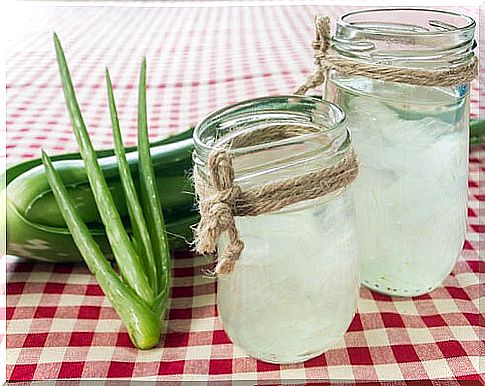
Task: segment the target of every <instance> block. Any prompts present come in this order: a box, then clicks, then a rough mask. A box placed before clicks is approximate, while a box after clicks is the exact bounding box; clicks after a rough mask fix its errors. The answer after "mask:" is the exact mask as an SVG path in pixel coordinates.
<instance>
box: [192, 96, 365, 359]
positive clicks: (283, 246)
mask: <svg viewBox="0 0 485 386" xmlns="http://www.w3.org/2000/svg"><path fill="white" fill-rule="evenodd" d="M288 125H290V126H292V127H293V128H295V127H298V128H308V127H309V126H311V128H312V130H311V131H312V132H313V134H309V135H308V134H307V135H301V136H295V137H289V138H281V139H279V140H271V141H260V142H258V143H253V144H251V145H250V146H246V147H238V146H235V144H236V143H237V142H238V139H239V138H242V137H244V136H247V135H248V134H250V133H251V132H254V131H257V130H260V131H261V133H266V130H267V129H268V130H270V131H271V130H273V129H276V128H281V127H285V126H288ZM264 136H265V135H262V136H261V137H263V138H264ZM194 139H195V146H196V150H195V153H194V161H195V165H196V168H198V171H199V172H200V173H201V174H202V175H204V173H205V171H206V159H207V156H206V154H207V151H210V149H211V147H213V146H224V145H226V147H227V148H229V149H231V154H232V160H233V161H232V162H233V165H234V171H235V177H236V179H235V182H236V183H237V185H238V186H240V187H241V189H242V190H243V191H246V190H247V189H250V188H252V187H255V186H258V187H260V186H263V185H265V184H268V183H273V182H275V181H278V180H281V179H286V178H288V177H290V176H299V175H302V174H305V173H309V172H311V171H313V170H315V171H317V170H322V168H326V167H330V166H331V165H334V164H335V163H336V162H338V161H339V160H340V159H342V157H344V156H345V155H346V154H348V153H347V152H349V151H350V142H349V133H348V130H347V128H346V124H345V117H344V113H343V112H342V111H341V110H340V109H339V108H337V107H336V106H334V105H332V104H330V103H328V102H322V101H320V100H317V99H313V98H308V97H297V96H281V97H270V98H261V99H256V100H252V101H248V102H242V103H241V104H239V105H235V106H232V107H229V108H227V109H224V110H221V111H219V112H216V113H214V115H212V116H209V117H208V118H206V119H205V120H204V121H202V122H201V124H199V126H198V127H197V128H196V130H195V134H194ZM235 221H236V227H237V229H238V231H239V236H240V238H241V240H242V241H243V242H244V249H243V251H242V254H241V255H240V258H239V260H237V262H236V264H235V267H234V269H233V271H232V272H230V273H229V274H225V275H220V276H218V279H217V282H218V284H217V305H218V311H219V317H220V319H221V321H222V323H223V326H224V329H225V331H226V332H227V334H228V336H229V337H230V339H231V340H232V341H233V342H234V344H236V345H237V346H239V347H240V348H241V349H242V350H243V351H245V352H246V353H248V354H249V355H251V356H253V357H255V358H257V359H260V360H263V361H266V362H272V363H296V362H303V361H305V360H307V359H309V358H312V357H315V356H317V355H320V354H321V353H323V352H324V351H326V350H328V349H329V348H331V347H332V346H334V345H335V344H336V343H337V342H338V341H339V340H340V339H341V338H342V336H343V334H344V333H345V331H346V330H347V328H348V326H349V324H350V322H351V320H352V318H353V315H354V312H355V309H356V304H357V299H358V293H359V273H358V271H359V270H358V262H357V248H356V237H355V211H354V206H353V202H352V195H351V192H350V190H349V188H342V189H340V190H338V191H335V192H333V193H330V194H327V195H324V196H322V197H319V198H315V199H309V200H303V201H300V202H298V203H296V204H292V205H290V206H287V207H285V208H283V209H280V210H277V211H274V212H270V213H263V214H259V215H257V216H247V217H235ZM227 241H228V240H227V237H224V238H222V240H220V242H219V248H218V251H219V253H221V251H224V249H225V247H226V246H227Z"/></svg>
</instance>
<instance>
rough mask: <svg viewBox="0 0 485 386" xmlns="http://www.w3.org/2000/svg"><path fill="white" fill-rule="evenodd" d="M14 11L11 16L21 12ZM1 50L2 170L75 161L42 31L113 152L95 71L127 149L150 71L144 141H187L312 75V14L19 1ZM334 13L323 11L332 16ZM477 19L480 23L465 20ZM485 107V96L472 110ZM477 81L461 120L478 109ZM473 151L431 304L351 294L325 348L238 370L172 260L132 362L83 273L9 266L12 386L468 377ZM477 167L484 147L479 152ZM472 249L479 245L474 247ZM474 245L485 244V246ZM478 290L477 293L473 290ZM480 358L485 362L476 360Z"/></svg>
mask: <svg viewBox="0 0 485 386" xmlns="http://www.w3.org/2000/svg"><path fill="white" fill-rule="evenodd" d="M19 7H20V5H19ZM21 8H22V9H21V12H18V15H17V17H16V18H14V19H12V20H11V24H12V25H11V26H10V30H11V35H10V36H8V37H7V48H8V54H7V130H8V133H7V141H8V142H7V160H8V163H9V164H13V163H16V162H18V161H21V160H25V159H28V158H33V157H38V156H39V152H40V149H41V148H44V149H45V150H46V151H47V152H48V153H49V154H55V153H62V152H66V151H77V146H76V143H75V140H74V136H73V134H72V132H71V128H70V124H69V120H68V117H67V114H66V111H65V107H64V100H63V97H62V93H61V89H60V84H59V78H58V73H57V66H56V62H55V55H54V49H53V45H52V41H51V38H52V36H51V34H52V31H54V30H55V31H56V32H57V33H58V35H59V36H60V38H61V41H62V43H63V45H64V48H65V51H66V54H67V58H68V61H69V64H70V66H71V71H72V74H73V78H74V83H75V86H76V88H77V91H78V95H79V99H80V103H81V106H82V110H83V112H84V116H85V119H86V123H87V126H88V128H89V131H90V132H91V133H92V134H93V139H94V142H95V144H96V145H97V146H98V147H99V148H101V147H110V146H111V138H110V137H111V132H110V125H109V115H108V112H107V103H106V93H105V88H104V66H105V65H108V66H109V68H110V71H111V75H112V78H113V80H114V85H115V92H116V94H117V99H118V107H119V113H120V119H121V122H122V125H123V130H124V132H125V138H126V141H127V142H128V144H134V143H135V139H136V92H137V91H136V84H137V76H138V67H139V64H140V60H141V58H142V56H143V55H146V56H147V59H148V101H149V108H148V113H149V119H150V129H151V136H152V138H159V137H162V136H166V135H167V134H172V133H175V132H177V131H179V130H182V129H185V128H186V127H188V125H189V124H192V123H194V122H196V121H197V120H198V119H200V118H201V117H202V116H204V115H205V114H206V113H208V112H210V111H211V110H214V109H215V108H218V107H221V106H222V105H225V104H228V103H231V102H235V101H238V100H242V99H245V98H250V97H256V96H262V95H268V94H281V93H288V92H290V91H291V90H292V89H293V88H294V87H295V86H296V85H297V84H299V83H300V82H301V81H302V80H303V79H304V76H305V75H306V74H307V73H308V71H309V70H310V69H311V66H312V51H311V48H310V43H311V40H312V37H313V15H314V14H315V13H316V12H317V11H318V10H319V9H321V8H319V7H315V6H276V5H272V6H264V7H252V6H238V7H235V6H234V7H232V6H217V7H204V6H202V7H192V6H190V4H189V5H188V3H186V2H181V3H180V5H178V6H177V5H172V6H163V7H161V8H154V7H146V8H136V7H92V6H85V7H68V6H65V7H55V6H36V5H32V4H26V5H23V6H21ZM346 9H348V7H347V8H345V7H337V6H332V7H325V8H324V11H325V12H327V13H329V14H330V15H331V16H336V15H338V14H340V13H342V12H344V11H345V10H346ZM461 10H462V11H463V12H466V13H469V14H472V15H474V16H475V17H477V16H478V10H477V9H473V8H469V9H461ZM484 95H485V94H484V93H483V91H482V97H483V96H484ZM478 97H479V90H478V83H477V82H474V83H473V93H472V116H473V117H477V116H478V112H479V109H480V108H481V109H482V111H485V105H482V106H481V107H480V105H479V103H478ZM479 150H480V149H474V150H473V151H472V153H471V154H470V181H469V186H470V196H469V198H470V200H469V223H470V226H469V232H468V237H467V242H466V244H465V247H464V250H463V254H462V256H461V258H460V260H459V261H458V263H457V265H456V267H455V269H454V270H453V273H452V274H451V275H450V276H449V277H448V278H447V279H446V281H445V282H444V283H443V285H442V286H441V287H439V288H438V289H436V290H435V291H433V292H432V293H430V294H427V295H423V296H419V297H415V298H412V299H400V298H391V297H388V296H383V295H378V294H375V293H372V292H370V291H369V290H367V289H362V290H361V298H360V302H359V306H358V313H357V315H356V316H355V319H354V320H353V322H352V324H351V326H350V328H349V330H348V332H347V334H346V335H345V336H344V338H343V339H342V340H341V341H340V342H339V343H338V345H337V346H335V347H334V348H333V349H332V350H330V351H328V352H327V353H326V354H324V355H321V356H319V357H317V358H315V359H312V360H310V361H307V362H305V363H303V364H298V365H291V366H287V365H285V366H279V365H272V364H266V363H263V362H259V361H256V360H254V359H252V358H249V357H247V356H246V355H245V354H244V353H242V352H241V351H240V350H239V349H238V348H236V347H235V346H234V345H232V344H231V342H230V341H229V339H228V338H227V336H226V335H225V333H224V331H223V329H222V325H221V322H220V321H219V319H218V318H217V310H216V306H215V292H216V283H215V281H214V280H213V279H209V278H206V277H204V276H203V275H201V270H202V269H204V268H206V267H208V264H209V262H208V261H207V260H205V259H204V258H194V257H193V256H192V255H191V254H189V253H186V254H178V255H176V256H175V257H174V280H173V293H172V302H171V309H170V313H169V320H168V325H167V331H166V333H165V334H164V339H163V343H162V344H161V345H160V347H159V348H156V349H153V350H149V351H137V350H135V349H134V348H133V346H132V345H131V343H130V340H129V338H128V335H127V332H126V330H125V329H124V327H123V326H122V323H121V322H120V320H119V319H118V317H117V315H116V313H115V312H114V310H113V309H112V308H111V306H110V304H109V302H108V301H107V300H106V298H105V297H104V295H103V293H102V291H101V289H100V288H99V286H98V285H97V284H96V281H95V280H94V278H93V276H92V275H90V274H89V272H88V270H87V269H86V268H85V267H83V266H73V265H62V264H56V265H54V264H44V263H32V262H28V261H24V260H21V259H19V258H16V257H13V256H9V257H8V258H7V266H8V272H7V279H8V286H7V294H8V296H7V310H6V317H7V341H6V343H7V364H6V365H7V379H10V380H32V379H55V378H58V379H65V378H136V379H147V380H149V379H150V380H171V381H188V380H204V381H206V380H226V381H229V380H254V381H262V380H271V381H272V382H275V383H278V382H280V381H282V380H289V379H295V380H301V381H304V380H310V379H320V380H321V379H333V380H337V379H343V380H349V381H354V380H399V379H452V380H456V379H461V380H464V379H478V377H479V374H480V373H481V372H483V370H484V368H483V361H482V369H481V371H480V348H481V349H482V354H483V346H481V347H480V345H479V338H478V334H479V317H480V313H479V305H480V304H479V300H480V295H482V296H483V292H482V293H480V292H481V291H480V288H481V287H480V286H479V273H480V272H482V273H483V272H485V264H484V262H483V261H480V260H479V256H478V250H479V246H480V240H479V235H480V234H483V233H484V232H485V228H484V225H483V224H481V223H480V221H479V216H480V215H482V216H483V215H484V214H485V213H484V212H483V210H484V209H483V208H480V202H483V201H485V193H484V191H483V190H481V189H480V183H482V187H483V180H482V181H480V178H479V176H480V173H483V172H485V159H484V158H481V157H480V151H479ZM481 150H482V154H483V151H484V150H485V147H484V148H482V149H481ZM482 241H483V240H482ZM482 247H483V245H482ZM482 288H483V286H482ZM482 359H483V358H482Z"/></svg>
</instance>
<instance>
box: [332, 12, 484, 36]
mask: <svg viewBox="0 0 485 386" xmlns="http://www.w3.org/2000/svg"><path fill="white" fill-rule="evenodd" d="M401 11H414V12H423V13H425V12H429V13H435V14H442V15H451V16H456V17H459V18H461V19H462V20H464V21H466V22H467V24H466V25H464V26H463V27H456V28H455V29H451V30H443V31H419V32H418V31H412V32H411V31H401V30H400V31H399V32H398V34H399V35H400V36H404V35H408V36H427V37H431V36H443V35H448V34H454V33H457V32H463V31H469V30H473V29H474V28H475V27H476V22H475V20H474V19H473V18H472V17H471V16H468V15H466V14H464V13H460V12H454V11H448V10H442V9H431V8H412V7H397V8H391V7H389V8H388V7H384V8H369V9H362V10H357V11H351V12H347V13H344V14H343V15H341V16H340V17H339V18H338V21H337V23H338V24H339V25H340V26H341V27H344V28H349V29H355V30H359V31H366V32H367V33H372V34H375V35H389V34H392V33H391V32H390V31H379V30H375V29H374V30H371V29H369V27H368V26H359V25H356V24H354V23H352V22H349V21H347V19H348V18H350V17H352V16H355V15H362V14H370V15H372V14H376V13H380V12H401Z"/></svg>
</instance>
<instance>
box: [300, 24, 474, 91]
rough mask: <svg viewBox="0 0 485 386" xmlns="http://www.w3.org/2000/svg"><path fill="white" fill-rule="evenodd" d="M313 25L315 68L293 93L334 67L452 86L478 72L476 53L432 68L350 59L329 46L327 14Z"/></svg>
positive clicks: (313, 83)
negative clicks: (445, 66)
mask: <svg viewBox="0 0 485 386" xmlns="http://www.w3.org/2000/svg"><path fill="white" fill-rule="evenodd" d="M315 27H316V28H315V40H314V41H313V43H312V47H313V50H314V58H315V64H316V65H317V66H318V68H317V70H316V71H315V72H314V73H313V74H311V75H310V76H309V77H308V78H307V79H306V81H305V82H304V83H303V84H302V85H301V86H300V87H298V88H297V89H296V90H295V94H300V95H303V94H305V93H306V92H307V91H308V90H309V89H312V88H315V87H317V86H319V85H321V84H322V83H323V82H324V81H325V77H326V74H327V72H328V71H329V70H335V71H336V72H337V73H339V74H342V75H354V76H364V77H367V78H372V79H379V80H384V81H389V82H398V83H407V84H412V85H419V86H456V85H459V84H463V83H467V82H470V81H471V80H473V79H475V78H476V77H477V75H478V59H477V58H476V56H473V58H472V59H471V60H469V61H468V62H466V63H464V64H460V65H458V66H453V67H450V68H445V69H433V70H425V69H419V68H403V67H396V66H390V65H387V64H381V63H367V62H363V61H357V60H352V59H350V58H348V57H346V56H343V55H341V54H339V53H338V52H336V51H335V50H333V49H332V46H331V32H330V18H329V17H328V16H323V15H317V16H316V18H315Z"/></svg>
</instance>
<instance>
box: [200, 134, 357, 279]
mask: <svg viewBox="0 0 485 386" xmlns="http://www.w3.org/2000/svg"><path fill="white" fill-rule="evenodd" d="M281 128H282V127H281V126H280V129H279V130H272V129H270V130H269V131H266V132H265V130H264V129H263V130H258V131H256V132H255V133H254V135H252V136H247V135H246V136H245V138H238V141H237V145H238V146H243V145H244V143H246V142H247V144H254V143H255V140H254V137H255V136H256V137H259V140H258V141H256V142H259V143H261V139H262V138H264V140H265V141H268V140H269V137H268V133H269V132H272V133H273V134H276V133H278V132H279V134H278V136H280V135H281V134H282V133H284V136H283V137H286V138H289V137H290V136H291V134H292V133H293V136H295V135H302V134H304V133H302V127H297V126H287V129H283V130H281ZM283 128H284V126H283ZM309 133H311V131H309V132H307V133H306V134H309ZM273 139H274V138H273ZM279 139H281V137H280V138H279ZM233 145H234V144H233ZM357 174H358V163H357V157H356V155H355V152H354V150H353V149H352V148H350V149H348V150H347V152H346V153H345V155H344V156H343V157H342V158H341V159H340V160H339V161H338V162H337V163H335V164H333V165H331V166H329V167H325V168H323V169H321V170H318V171H315V172H311V173H305V174H301V175H297V176H292V177H288V178H285V179H282V180H278V181H275V182H271V183H268V184H263V185H261V186H256V187H254V188H250V189H248V190H244V191H243V190H241V188H240V187H239V186H238V185H237V184H235V182H234V179H235V173H234V168H233V165H232V156H231V153H230V150H229V149H227V148H215V149H214V150H213V151H212V152H211V153H210V155H209V157H208V160H207V177H208V178H207V181H206V180H205V179H204V178H203V177H202V176H201V175H199V173H198V172H197V168H196V169H195V170H194V182H195V190H196V193H197V196H198V200H199V211H200V215H201V220H200V222H199V224H198V226H197V228H196V230H195V249H196V251H197V252H198V253H200V254H215V253H216V252H217V244H218V241H219V239H220V237H221V235H222V234H223V233H226V234H227V236H228V244H227V246H226V247H225V248H224V250H223V251H221V253H219V256H218V259H217V264H216V267H215V270H214V273H215V274H216V275H225V274H228V273H230V272H232V271H233V269H234V266H235V264H236V262H237V260H238V259H239V257H240V255H241V252H242V251H243V249H244V242H243V241H242V240H241V239H240V237H239V232H238V230H237V227H236V223H235V220H234V217H235V216H258V215H261V214H265V213H270V212H275V211H277V210H280V209H283V208H285V207H287V206H289V205H292V204H296V203H297V202H300V201H305V200H311V199H314V198H318V197H321V196H324V195H327V194H329V193H333V192H336V191H338V190H340V189H343V188H346V187H347V186H348V185H349V184H350V183H352V181H354V179H355V178H356V176H357Z"/></svg>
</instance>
